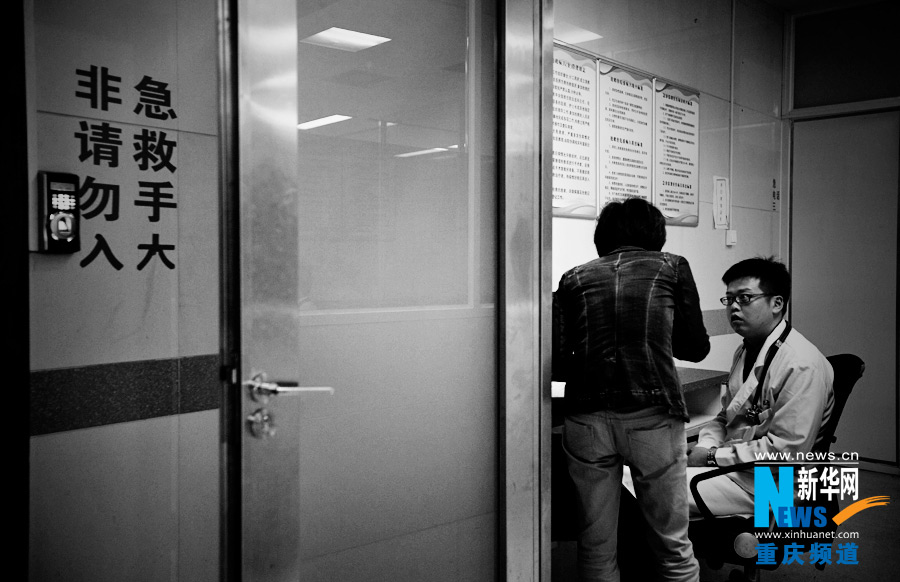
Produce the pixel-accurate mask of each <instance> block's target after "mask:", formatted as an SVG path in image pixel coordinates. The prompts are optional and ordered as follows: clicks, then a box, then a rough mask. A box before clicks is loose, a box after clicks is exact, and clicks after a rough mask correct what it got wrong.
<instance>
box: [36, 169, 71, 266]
mask: <svg viewBox="0 0 900 582" xmlns="http://www.w3.org/2000/svg"><path fill="white" fill-rule="evenodd" d="M38 191H39V196H38V229H39V230H38V252H40V253H54V254H65V253H74V252H77V251H79V250H81V211H80V209H79V207H78V176H76V175H74V174H64V173H60V172H38Z"/></svg>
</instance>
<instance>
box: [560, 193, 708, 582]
mask: <svg viewBox="0 0 900 582" xmlns="http://www.w3.org/2000/svg"><path fill="white" fill-rule="evenodd" d="M665 242H666V221H665V218H664V217H663V215H662V213H661V212H660V211H659V210H658V209H657V208H656V207H654V206H653V205H652V204H650V203H649V202H647V201H646V200H643V199H640V198H629V199H627V200H625V201H624V202H611V203H609V204H607V205H606V206H605V207H604V208H603V211H602V212H601V213H600V216H599V218H598V219H597V228H596V231H595V233H594V245H595V246H596V247H597V253H598V254H599V255H600V256H599V257H598V258H597V259H594V260H593V261H589V262H587V263H585V264H583V265H579V266H577V267H575V268H574V269H570V270H569V271H566V273H564V274H563V276H562V278H561V279H560V281H559V287H558V289H557V291H556V293H555V294H554V297H553V321H554V325H555V326H556V332H555V333H554V339H555V343H554V354H553V375H554V379H555V380H562V381H565V383H566V388H565V397H564V400H563V404H564V408H565V413H566V419H565V425H564V428H563V449H564V451H565V453H566V461H567V466H568V469H569V475H570V476H571V477H572V482H573V483H574V484H575V490H576V492H577V495H578V506H579V510H580V521H581V524H580V525H581V529H580V531H579V537H578V573H579V579H580V580H582V581H584V582H593V581H599V580H618V579H619V563H618V557H619V555H620V554H619V551H618V550H619V549H618V546H617V544H618V537H617V536H618V533H617V532H618V524H619V500H620V495H621V494H622V493H621V492H622V474H623V471H624V465H625V464H627V465H628V467H629V469H630V471H631V475H632V480H633V483H634V490H635V495H636V498H637V505H638V506H639V507H640V508H641V512H642V515H643V520H642V521H643V522H644V523H646V525H647V532H648V535H649V536H650V539H651V543H650V548H651V552H648V553H652V559H653V562H654V565H655V567H656V570H657V573H658V574H659V579H660V580H667V581H670V582H696V581H697V579H698V576H699V570H700V569H699V565H698V563H697V560H696V558H695V557H694V553H693V548H692V546H691V542H690V540H689V539H688V535H687V534H688V493H687V486H686V485H685V482H686V481H685V479H686V468H687V455H686V438H685V434H684V423H685V421H687V420H688V413H687V406H686V404H685V400H684V391H683V390H682V387H681V382H680V380H679V379H678V373H677V372H676V370H675V362H674V359H673V358H679V359H682V360H688V361H692V362H699V361H701V360H702V359H703V358H705V357H706V355H707V354H708V353H709V347H710V346H709V336H708V335H707V333H706V328H705V327H704V325H703V313H702V312H701V310H700V298H699V295H698V293H697V287H696V285H695V284H694V278H693V275H692V273H691V268H690V265H688V262H687V260H686V259H685V258H684V257H680V256H678V255H674V254H671V253H664V252H662V247H663V244H665ZM623 549H624V548H623ZM642 557H643V556H642Z"/></svg>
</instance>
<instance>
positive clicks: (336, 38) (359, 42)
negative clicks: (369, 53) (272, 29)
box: [300, 27, 391, 53]
mask: <svg viewBox="0 0 900 582" xmlns="http://www.w3.org/2000/svg"><path fill="white" fill-rule="evenodd" d="M389 40H391V39H389V38H386V37H383V36H375V35H374V34H366V33H364V32H356V31H355V30H347V29H346V28H337V27H331V28H329V29H328V30H323V31H322V32H319V33H316V34H314V35H312V36H308V37H306V38H304V39H303V40H301V41H300V42H305V43H306V44H314V45H317V46H324V47H328V48H335V49H339V50H342V51H350V52H353V53H355V52H357V51H361V50H363V49H367V48H372V47H373V46H377V45H380V44H382V43H385V42H388V41H389Z"/></svg>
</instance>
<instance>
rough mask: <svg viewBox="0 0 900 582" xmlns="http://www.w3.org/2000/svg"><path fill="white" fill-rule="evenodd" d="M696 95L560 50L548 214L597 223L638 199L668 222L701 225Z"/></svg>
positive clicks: (588, 56) (612, 64)
mask: <svg viewBox="0 0 900 582" xmlns="http://www.w3.org/2000/svg"><path fill="white" fill-rule="evenodd" d="M699 119H700V94H699V92H698V91H695V90H692V89H689V88H686V87H683V86H680V85H678V84H675V83H673V82H671V81H668V80H665V79H662V78H660V77H659V76H657V75H653V74H651V73H645V72H643V71H639V70H636V69H633V68H631V67H627V66H625V65H622V64H619V63H615V62H613V61H611V60H608V59H605V58H603V57H600V56H597V55H591V54H589V53H586V52H584V51H581V50H578V49H575V48H573V47H569V46H566V45H564V43H557V44H556V45H555V46H554V50H553V214H554V215H555V216H566V217H581V218H595V217H596V216H597V214H598V213H599V211H600V210H601V209H602V208H603V206H604V205H606V204H607V203H608V202H611V201H620V200H624V199H626V198H631V197H639V198H643V199H644V200H648V201H650V202H652V203H653V204H654V205H656V206H657V208H659V209H660V211H661V212H662V213H663V215H664V216H665V217H666V222H667V223H668V224H672V225H679V226H696V225H697V224H698V222H699V194H700V192H699V172H698V167H699V154H700V139H699V137H700V124H699Z"/></svg>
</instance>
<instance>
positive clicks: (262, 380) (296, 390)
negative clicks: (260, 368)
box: [242, 372, 334, 401]
mask: <svg viewBox="0 0 900 582" xmlns="http://www.w3.org/2000/svg"><path fill="white" fill-rule="evenodd" d="M242 385H243V386H246V387H247V390H249V391H250V397H251V398H253V400H256V401H266V400H268V399H269V396H274V395H276V394H303V393H307V392H327V393H328V394H334V388H332V387H330V386H298V385H297V382H283V381H278V382H269V381H267V380H266V374H265V372H260V373H258V374H255V375H254V376H253V377H252V378H250V379H249V380H245V381H244V382H242Z"/></svg>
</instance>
